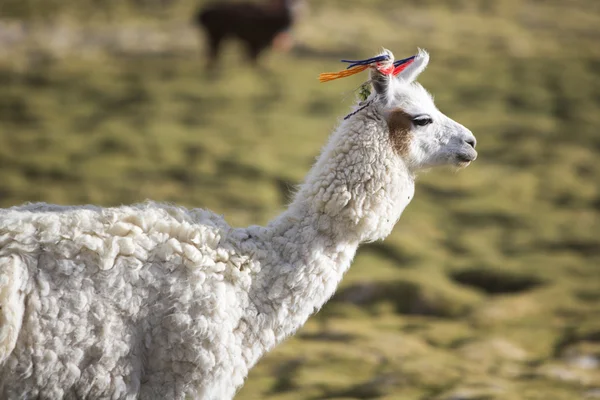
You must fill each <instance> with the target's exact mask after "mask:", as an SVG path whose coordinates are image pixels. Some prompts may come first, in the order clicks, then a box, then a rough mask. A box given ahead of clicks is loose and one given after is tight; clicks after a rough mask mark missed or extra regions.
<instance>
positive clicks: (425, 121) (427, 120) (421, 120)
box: [412, 115, 433, 126]
mask: <svg viewBox="0 0 600 400" xmlns="http://www.w3.org/2000/svg"><path fill="white" fill-rule="evenodd" d="M412 122H413V124H415V125H417V126H425V125H429V124H431V123H432V122H433V120H432V119H431V117H429V116H427V115H421V116H418V117H416V118H413V120H412Z"/></svg>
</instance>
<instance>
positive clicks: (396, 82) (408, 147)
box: [371, 51, 477, 170]
mask: <svg viewBox="0 0 600 400" xmlns="http://www.w3.org/2000/svg"><path fill="white" fill-rule="evenodd" d="M428 61H429V56H428V54H427V53H425V52H424V51H420V52H419V54H418V55H417V56H416V58H415V61H414V62H413V63H412V64H411V65H410V66H409V67H408V68H406V69H405V70H404V71H403V72H401V73H400V74H399V75H398V76H397V77H392V76H390V75H383V74H380V73H378V72H377V71H374V72H372V73H371V79H372V82H373V88H374V89H375V92H376V93H377V100H378V101H380V102H381V103H382V105H383V110H384V111H383V113H384V117H385V119H386V121H387V123H388V127H389V132H390V133H389V134H390V142H391V143H392V146H393V147H394V151H395V152H396V154H398V155H399V156H400V157H402V158H403V159H404V161H405V162H406V163H407V164H408V165H409V166H410V168H411V169H413V170H419V169H424V168H430V167H434V166H438V165H453V166H458V167H466V166H467V165H469V163H470V162H471V161H473V160H475V158H477V152H476V151H475V144H476V140H475V136H473V134H472V133H471V131H470V130H468V129H467V128H465V127H464V126H462V125H461V124H459V123H458V122H455V121H453V120H452V119H450V118H448V117H447V116H446V115H444V114H443V113H442V112H440V111H439V110H438V109H437V107H436V106H435V104H434V102H433V98H432V97H431V95H430V94H429V93H428V92H427V91H426V90H425V89H424V88H423V87H422V86H421V85H420V84H419V83H417V82H415V79H416V77H417V76H418V75H419V74H420V73H421V72H422V71H423V70H424V69H425V67H426V66H427V63H428Z"/></svg>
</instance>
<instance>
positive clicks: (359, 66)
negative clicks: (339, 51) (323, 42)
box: [319, 54, 416, 82]
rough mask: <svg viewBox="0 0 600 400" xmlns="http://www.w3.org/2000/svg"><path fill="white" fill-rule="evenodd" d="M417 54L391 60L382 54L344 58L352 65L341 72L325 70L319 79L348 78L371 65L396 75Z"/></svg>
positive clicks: (382, 71)
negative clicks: (354, 58)
mask: <svg viewBox="0 0 600 400" xmlns="http://www.w3.org/2000/svg"><path fill="white" fill-rule="evenodd" d="M415 57H416V56H412V57H408V58H405V59H402V60H398V61H394V62H391V60H390V56H389V55H387V54H382V55H379V56H376V57H371V58H367V59H366V60H342V62H345V63H349V64H350V65H349V66H348V67H347V68H346V69H345V70H342V71H339V72H325V73H322V74H320V75H319V81H321V82H329V81H332V80H334V79H340V78H346V77H347V76H352V75H355V74H358V73H359V72H362V71H364V70H366V69H367V68H369V67H373V68H377V70H378V71H379V72H381V73H382V74H384V75H393V76H396V75H398V74H399V73H400V72H402V71H404V69H406V67H408V66H409V65H410V64H412V63H413V62H414V61H415Z"/></svg>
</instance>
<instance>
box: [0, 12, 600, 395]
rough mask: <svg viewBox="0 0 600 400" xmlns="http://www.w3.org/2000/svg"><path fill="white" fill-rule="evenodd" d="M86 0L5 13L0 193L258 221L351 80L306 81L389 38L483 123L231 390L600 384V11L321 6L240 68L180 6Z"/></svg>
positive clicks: (11, 200) (305, 157)
mask: <svg viewBox="0 0 600 400" xmlns="http://www.w3.org/2000/svg"><path fill="white" fill-rule="evenodd" d="M95 4H96V5H95ZM100 4H101V5H102V7H99V6H98V5H97V3H95V2H93V1H91V0H80V1H78V2H73V1H58V0H54V1H50V0H44V1H41V0H26V1H25V0H4V1H3V2H2V5H0V15H4V16H6V17H9V18H6V19H4V20H1V21H0V206H11V205H15V204H19V203H22V202H25V201H46V202H53V203H60V204H81V203H95V204H100V205H106V206H110V205H117V204H122V203H132V202H139V201H143V200H145V199H153V200H157V201H170V202H177V203H179V204H182V205H185V206H189V207H204V208H210V209H212V210H214V211H216V212H218V213H220V214H224V215H225V216H226V218H227V219H228V221H230V222H231V223H232V224H233V225H236V226H242V225H247V224H255V223H258V224H264V223H266V222H267V221H268V220H269V219H270V218H272V217H273V216H275V215H276V214H277V213H278V212H280V211H281V210H282V209H283V208H284V207H285V205H286V203H287V202H288V200H289V193H290V191H291V189H292V188H293V186H294V184H296V183H298V182H300V181H301V180H302V178H303V175H304V174H305V173H306V171H307V170H308V168H309V166H310V165H311V163H312V162H313V160H314V158H315V156H316V155H317V154H318V152H319V149H320V147H321V146H322V145H323V144H324V143H325V140H326V138H327V136H328V134H329V132H330V131H331V130H332V129H333V128H334V127H335V125H336V124H337V121H338V120H339V119H340V117H342V116H344V115H345V114H346V113H347V112H348V110H349V107H350V105H351V104H352V103H353V101H354V100H353V97H354V95H353V92H352V90H353V89H354V88H355V87H357V86H358V85H359V84H360V83H361V79H364V78H365V77H364V76H362V77H361V76H359V77H352V78H348V79H345V80H344V81H335V82H332V83H329V84H327V85H322V84H319V82H318V80H317V76H318V74H319V73H320V72H323V71H329V70H336V69H338V68H339V67H340V65H339V64H338V62H337V60H338V59H339V58H341V57H367V56H370V55H372V54H373V53H375V52H377V51H378V50H379V48H380V47H381V46H386V47H388V48H390V49H391V50H392V51H394V52H395V54H396V56H397V57H401V56H408V55H410V54H413V53H414V52H415V50H416V48H417V47H423V48H426V49H428V50H429V51H430V53H431V64H430V67H429V68H428V70H427V71H426V72H425V73H424V74H423V75H422V78H421V82H422V83H423V84H424V85H425V86H426V87H427V88H428V89H429V90H430V91H431V92H432V93H433V94H434V95H435V98H436V102H437V104H438V106H439V107H440V109H441V110H442V111H444V112H445V113H446V114H448V115H449V116H450V117H452V118H453V119H455V120H457V121H459V122H461V123H463V124H464V125H466V126H467V127H469V128H470V129H471V130H472V131H473V132H474V133H475V135H476V136H477V138H478V143H479V144H478V150H480V152H479V154H480V155H479V159H478V160H477V161H476V162H475V163H474V164H473V165H472V166H471V167H469V168H468V169H466V170H464V171H461V172H460V173H455V172H453V171H448V170H439V171H437V170H434V171H431V172H429V173H427V174H424V175H423V176H422V177H421V178H420V181H419V183H418V185H417V193H416V199H415V200H414V202H413V203H412V204H411V205H410V206H409V208H408V209H407V211H406V212H405V214H404V216H403V217H402V219H401V221H400V223H399V224H398V226H397V227H396V229H395V230H394V233H393V234H392V236H391V237H389V238H388V239H387V240H386V241H384V242H381V243H375V244H370V245H367V246H365V247H364V248H362V249H361V250H360V251H359V254H358V256H357V259H356V261H355V263H354V266H353V267H352V268H351V270H350V272H349V274H348V276H347V277H346V278H345V280H344V282H343V284H342V286H341V288H340V290H339V292H338V294H337V295H336V296H335V297H334V299H333V300H332V301H331V302H330V303H329V304H328V305H327V306H326V307H325V308H324V309H323V310H322V311H321V312H320V313H319V314H318V315H317V316H315V317H314V318H313V319H311V320H310V321H309V323H308V324H307V325H306V326H305V327H304V328H303V329H302V330H301V331H300V332H299V333H298V335H296V336H295V337H294V338H292V339H290V340H288V341H287V342H286V343H284V344H283V345H282V346H280V347H279V348H277V349H276V350H275V351H273V352H272V353H271V354H269V355H268V356H267V357H265V358H264V359H263V360H262V361H261V362H260V363H259V364H258V366H257V367H256V368H255V369H254V370H253V371H252V372H251V374H250V376H249V378H248V381H247V384H246V385H245V387H244V388H243V389H242V391H241V392H240V393H239V395H238V397H237V398H239V399H242V400H243V399H273V400H274V399H278V400H292V399H372V398H378V399H406V400H413V399H415V400H417V399H419V400H425V399H432V400H451V399H453V400H458V399H464V400H476V399H477V400H487V399H514V400H521V399H531V400H533V399H540V400H541V399H557V400H561V399H564V400H572V399H594V398H600V132H599V131H598V129H599V128H600V112H599V109H600V46H599V45H598V43H599V39H600V3H598V2H597V1H595V0H571V1H536V0H523V1H517V0H501V1H500V0H499V1H488V0H479V1H470V0H453V1H449V2H446V3H444V4H441V3H439V2H437V1H432V0H428V1H425V0H422V1H414V0H413V1H404V2H401V3H399V2H395V1H392V0H373V1H370V2H366V1H363V2H360V1H358V0H344V1H342V0H327V1H326V0H322V1H316V0H315V1H313V2H311V4H310V9H309V10H308V11H307V12H306V13H305V15H304V18H303V19H302V20H301V22H300V23H299V25H298V26H297V29H296V31H295V36H296V41H297V47H296V49H295V50H294V51H293V52H292V53H291V54H276V53H272V54H270V55H269V56H268V57H266V58H264V59H263V60H262V61H263V63H262V66H261V68H259V69H252V68H249V67H247V66H246V65H245V64H244V63H243V59H242V57H241V56H240V55H239V54H238V48H237V47H236V46H235V45H231V46H229V47H228V51H227V54H225V57H224V59H223V68H222V70H221V71H220V72H219V74H218V76H209V75H207V74H206V73H205V72H204V70H203V68H202V67H203V59H202V57H201V53H200V48H201V41H200V38H199V37H198V35H197V34H196V32H194V30H193V29H192V28H191V27H190V26H189V20H190V15H191V12H192V10H193V9H194V7H195V3H194V2H192V1H190V0H179V1H177V0H170V1H169V0H163V1H158V0H156V1H151V0H146V1H144V0H139V1H138V2H133V1H131V2H125V1H121V2H118V1H116V0H115V1H111V0H106V1H104V2H100Z"/></svg>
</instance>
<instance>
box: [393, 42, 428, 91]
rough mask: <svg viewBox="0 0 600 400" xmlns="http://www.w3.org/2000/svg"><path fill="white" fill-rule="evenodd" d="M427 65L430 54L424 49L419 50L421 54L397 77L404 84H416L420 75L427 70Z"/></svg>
mask: <svg viewBox="0 0 600 400" xmlns="http://www.w3.org/2000/svg"><path fill="white" fill-rule="evenodd" d="M427 64H429V53H427V52H426V51H425V50H423V49H419V52H418V53H417V55H416V56H415V58H414V60H413V62H411V63H410V64H409V65H408V66H407V67H406V68H404V70H402V72H400V73H399V74H398V75H397V76H396V77H397V79H399V80H401V81H403V82H407V83H411V82H414V81H415V80H416V79H417V77H418V76H419V74H420V73H421V72H423V70H425V68H426V67H427Z"/></svg>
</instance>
